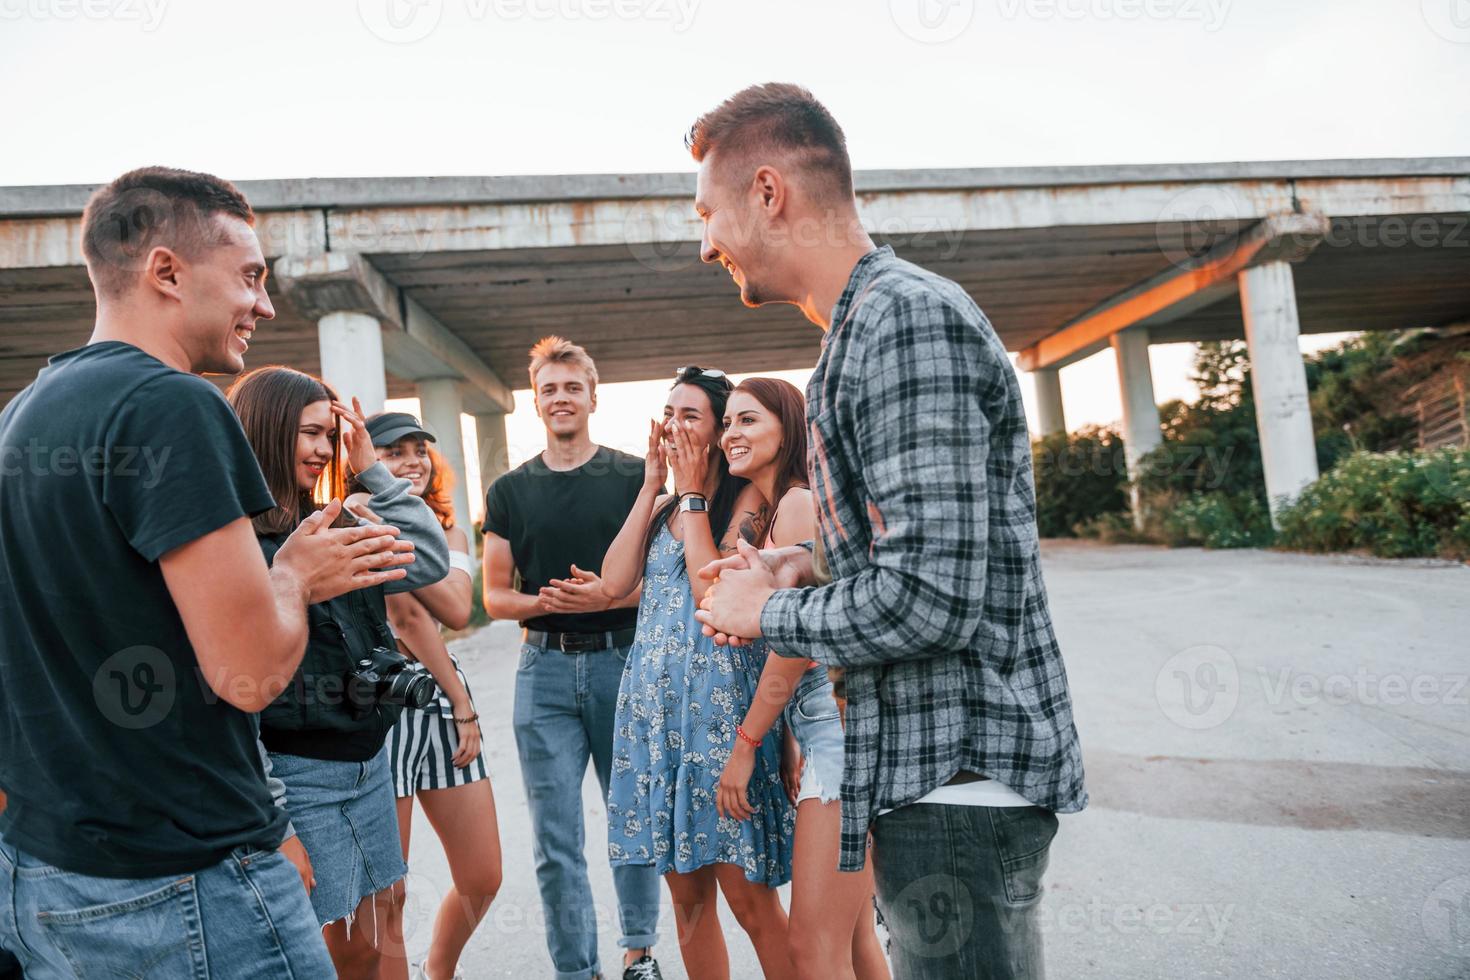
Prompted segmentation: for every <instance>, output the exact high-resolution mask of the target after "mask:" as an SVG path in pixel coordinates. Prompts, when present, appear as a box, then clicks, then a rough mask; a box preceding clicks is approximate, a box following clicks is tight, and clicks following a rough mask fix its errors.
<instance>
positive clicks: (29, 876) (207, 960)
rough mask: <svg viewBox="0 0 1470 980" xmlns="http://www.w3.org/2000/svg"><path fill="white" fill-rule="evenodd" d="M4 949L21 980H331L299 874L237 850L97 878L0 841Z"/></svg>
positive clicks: (264, 854) (276, 858)
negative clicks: (200, 862) (185, 870)
mask: <svg viewBox="0 0 1470 980" xmlns="http://www.w3.org/2000/svg"><path fill="white" fill-rule="evenodd" d="M0 945H3V946H5V947H6V948H7V949H10V950H11V951H12V952H13V953H15V954H16V956H17V957H18V958H19V959H20V962H21V966H22V967H23V968H24V970H25V976H26V980H50V978H58V980H59V978H63V977H66V978H72V977H124V976H126V977H133V976H138V977H142V976H146V977H149V978H157V980H206V978H207V980H232V978H238V980H256V978H258V977H281V978H286V980H290V978H295V980H318V978H320V977H330V976H333V975H334V973H333V969H332V960H331V957H329V956H328V955H327V947H326V944H325V943H324V942H323V941H322V934H321V931H320V930H319V929H318V928H317V924H316V916H314V915H312V912H311V904H310V902H308V901H307V898H306V889H305V888H303V887H301V876H300V875H298V874H297V873H296V868H295V867H294V866H293V865H292V864H291V862H290V861H287V860H286V858H285V857H284V856H283V855H282V854H281V853H280V852H279V851H259V850H252V849H250V848H244V847H242V848H238V849H236V851H235V853H234V854H232V855H231V856H230V857H228V858H226V859H225V860H224V861H221V862H220V863H219V864H216V865H214V866H213V867H209V868H205V869H204V870H203V871H197V872H195V873H193V874H178V875H164V876H162V877H158V878H144V879H133V878H94V877H92V876H90V875H80V874H74V873H73V872H70V871H63V870H62V869H60V868H57V867H53V866H52V865H49V864H46V863H45V862H44V861H40V860H37V859H36V858H33V857H31V856H30V855H28V854H25V853H24V852H22V851H18V850H16V849H15V848H14V847H11V846H9V845H7V844H6V843H5V842H4V840H3V839H0Z"/></svg>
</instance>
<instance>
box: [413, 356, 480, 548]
mask: <svg viewBox="0 0 1470 980" xmlns="http://www.w3.org/2000/svg"><path fill="white" fill-rule="evenodd" d="M417 387H418V391H419V411H421V412H422V413H423V416H424V417H423V418H422V419H421V420H420V421H422V422H423V423H424V427H425V428H427V429H428V430H429V431H430V432H432V433H434V436H435V438H436V439H437V440H438V441H437V442H435V443H434V448H435V449H437V450H439V455H441V456H443V457H444V461H445V462H446V463H448V464H449V469H450V471H451V472H452V473H453V474H454V489H453V491H452V499H453V501H454V516H455V519H456V522H457V523H458V524H460V525H461V526H468V525H469V523H470V522H471V521H472V520H474V516H473V515H472V514H471V513H470V481H469V474H468V473H467V472H466V471H465V465H464V431H463V429H462V428H461V425H460V417H459V416H460V413H461V412H462V411H463V410H464V405H463V401H462V399H461V398H460V394H459V383H458V382H457V381H455V380H454V379H453V378H428V379H425V380H422V381H419V382H418V383H417ZM471 536H472V537H473V535H471Z"/></svg>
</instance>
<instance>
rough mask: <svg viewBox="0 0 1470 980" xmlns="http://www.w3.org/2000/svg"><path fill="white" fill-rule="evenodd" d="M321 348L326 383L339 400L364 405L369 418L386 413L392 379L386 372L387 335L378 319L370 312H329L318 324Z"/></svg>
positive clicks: (323, 374)
mask: <svg viewBox="0 0 1470 980" xmlns="http://www.w3.org/2000/svg"><path fill="white" fill-rule="evenodd" d="M317 342H318V344H320V347H321V357H322V380H324V381H326V383H327V384H329V385H331V386H332V388H333V389H334V390H335V391H336V392H337V397H338V398H341V399H342V400H343V401H345V402H347V403H348V404H349V405H350V404H351V403H352V399H353V397H356V398H357V399H358V400H359V401H360V402H362V410H363V411H364V412H366V413H367V414H368V415H372V414H374V413H375V412H381V411H382V410H383V402H384V400H386V399H387V397H388V378H387V375H386V374H385V373H384V371H383V332H382V328H380V327H379V326H378V321H377V319H376V318H374V317H372V316H370V315H368V314H366V313H356V312H336V313H328V314H326V315H325V316H323V317H322V318H321V319H320V320H319V321H318V323H317Z"/></svg>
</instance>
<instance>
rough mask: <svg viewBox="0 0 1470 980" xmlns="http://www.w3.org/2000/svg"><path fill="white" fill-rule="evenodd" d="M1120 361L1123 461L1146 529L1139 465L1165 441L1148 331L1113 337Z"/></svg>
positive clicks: (1135, 508)
mask: <svg viewBox="0 0 1470 980" xmlns="http://www.w3.org/2000/svg"><path fill="white" fill-rule="evenodd" d="M1112 346H1113V353H1114V355H1115V356H1116V357H1117V359H1118V388H1119V391H1120V393H1121V395H1122V401H1123V457H1124V459H1125V460H1126V462H1127V465H1128V482H1129V498H1130V500H1131V501H1132V505H1133V521H1134V524H1136V525H1137V526H1138V527H1140V528H1142V527H1143V519H1144V514H1143V508H1142V506H1141V505H1140V501H1139V491H1138V482H1137V481H1138V475H1139V462H1140V461H1141V460H1142V459H1143V457H1145V456H1147V455H1148V454H1149V453H1151V452H1153V451H1154V450H1155V449H1157V448H1158V447H1159V445H1160V444H1161V443H1163V441H1164V432H1163V427H1162V425H1161V424H1160V422H1159V406H1158V403H1157V402H1155V401H1154V378H1153V372H1152V369H1151V367H1150V364H1149V359H1148V330H1147V329H1146V328H1143V327H1137V328H1134V329H1132V330H1124V331H1121V332H1119V333H1115V334H1113V336H1112Z"/></svg>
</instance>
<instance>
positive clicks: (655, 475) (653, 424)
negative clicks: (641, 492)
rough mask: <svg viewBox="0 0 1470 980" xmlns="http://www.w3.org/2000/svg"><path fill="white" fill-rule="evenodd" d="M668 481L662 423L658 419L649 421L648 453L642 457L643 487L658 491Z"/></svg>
mask: <svg viewBox="0 0 1470 980" xmlns="http://www.w3.org/2000/svg"><path fill="white" fill-rule="evenodd" d="M668 482H669V454H668V453H667V452H666V451H665V449H664V424H663V423H662V422H660V421H659V420H658V419H651V420H650V421H649V433H648V455H647V456H644V457H643V487H644V489H654V490H657V491H658V492H659V493H663V492H664V488H665V487H666V486H668Z"/></svg>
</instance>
